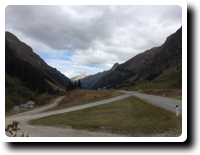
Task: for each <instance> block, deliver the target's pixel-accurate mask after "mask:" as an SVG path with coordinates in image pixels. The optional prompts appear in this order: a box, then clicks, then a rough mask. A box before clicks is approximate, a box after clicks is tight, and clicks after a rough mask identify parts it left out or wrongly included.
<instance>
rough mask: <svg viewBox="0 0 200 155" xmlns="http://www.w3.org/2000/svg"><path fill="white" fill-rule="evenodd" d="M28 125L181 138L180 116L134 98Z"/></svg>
mask: <svg viewBox="0 0 200 155" xmlns="http://www.w3.org/2000/svg"><path fill="white" fill-rule="evenodd" d="M30 123H31V124H39V125H47V126H71V127H73V128H74V129H84V130H90V131H105V132H111V133H118V134H127V135H129V136H151V135H154V136H156V135H158V134H162V133H166V132H171V133H176V136H180V135H181V131H182V117H181V116H179V117H176V116H175V113H173V112H170V111H167V110H165V109H162V108H159V107H157V106H154V105H152V104H149V103H147V102H145V101H143V100H141V99H138V98H136V97H134V96H131V97H128V98H125V99H122V100H119V101H115V102H112V103H108V104H105V105H100V106H96V107H91V108H87V109H83V110H78V111H74V112H69V113H64V114H58V115H53V116H48V117H45V118H40V119H37V120H32V121H31V122H30Z"/></svg>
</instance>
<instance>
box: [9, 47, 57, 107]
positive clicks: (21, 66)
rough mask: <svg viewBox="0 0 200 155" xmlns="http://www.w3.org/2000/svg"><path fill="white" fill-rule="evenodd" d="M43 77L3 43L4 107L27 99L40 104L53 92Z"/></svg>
mask: <svg viewBox="0 0 200 155" xmlns="http://www.w3.org/2000/svg"><path fill="white" fill-rule="evenodd" d="M55 93H56V91H55V90H53V89H52V88H51V87H50V85H49V84H48V83H47V82H46V80H45V79H44V76H43V74H42V73H41V72H40V71H39V70H37V69H36V68H34V67H33V66H32V65H31V64H30V63H29V62H27V61H24V60H22V59H21V58H19V57H18V56H17V55H16V54H15V53H14V52H13V51H12V50H11V49H10V47H9V45H7V44H5V105H6V106H5V108H6V111H7V110H10V109H11V108H12V107H13V106H15V105H19V104H20V103H25V102H26V101H28V100H33V101H35V103H36V104H42V102H43V101H45V100H46V99H49V98H50V95H49V94H55Z"/></svg>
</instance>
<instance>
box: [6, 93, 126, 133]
mask: <svg viewBox="0 0 200 155" xmlns="http://www.w3.org/2000/svg"><path fill="white" fill-rule="evenodd" d="M129 96H130V95H129V94H125V95H120V96H117V97H114V98H111V99H107V100H102V101H97V102H93V103H88V104H84V105H79V106H74V107H70V108H65V109H60V110H54V111H49V112H42V111H44V110H46V109H49V108H50V107H53V106H56V105H57V104H58V102H59V101H60V100H61V99H62V98H63V97H60V98H59V99H57V100H56V101H55V102H54V103H53V104H51V105H48V106H45V107H42V108H37V109H34V110H32V111H27V112H24V113H21V114H16V115H12V116H8V117H6V118H5V125H6V126H7V124H11V123H12V121H18V122H19V128H20V130H19V131H18V133H17V136H21V135H22V133H24V134H25V135H27V134H28V135H29V137H120V136H127V135H118V134H110V133H105V132H89V131H83V130H75V129H72V128H71V127H69V126H64V127H45V126H33V125H29V124H28V121H29V120H32V119H37V118H42V117H46V116H50V115H55V114H61V113H66V112H71V111H76V110H81V109H85V108H89V107H93V106H98V105H102V104H106V103H110V102H113V101H117V100H121V99H123V98H126V97H129ZM7 135H8V136H10V135H9V134H7Z"/></svg>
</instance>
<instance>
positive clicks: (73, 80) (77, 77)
mask: <svg viewBox="0 0 200 155" xmlns="http://www.w3.org/2000/svg"><path fill="white" fill-rule="evenodd" d="M85 77H87V75H85V74H81V75H77V76H75V77H73V78H71V79H70V80H71V81H72V82H75V81H78V80H81V79H84V78H85Z"/></svg>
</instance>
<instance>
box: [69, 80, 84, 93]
mask: <svg viewBox="0 0 200 155" xmlns="http://www.w3.org/2000/svg"><path fill="white" fill-rule="evenodd" d="M76 88H80V89H82V85H81V81H80V80H79V81H78V83H77V82H76V81H75V82H74V83H73V82H72V81H70V82H69V83H68V85H67V91H69V90H74V89H76Z"/></svg>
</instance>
